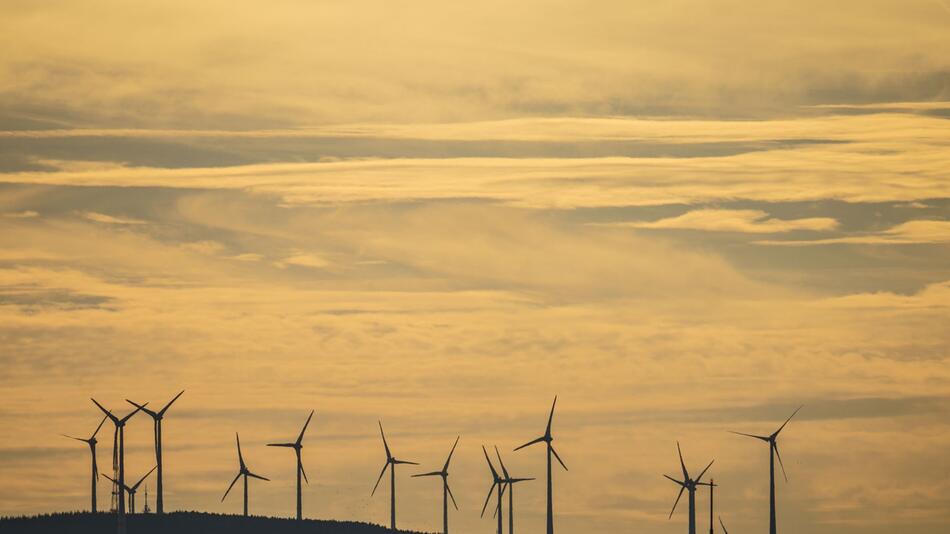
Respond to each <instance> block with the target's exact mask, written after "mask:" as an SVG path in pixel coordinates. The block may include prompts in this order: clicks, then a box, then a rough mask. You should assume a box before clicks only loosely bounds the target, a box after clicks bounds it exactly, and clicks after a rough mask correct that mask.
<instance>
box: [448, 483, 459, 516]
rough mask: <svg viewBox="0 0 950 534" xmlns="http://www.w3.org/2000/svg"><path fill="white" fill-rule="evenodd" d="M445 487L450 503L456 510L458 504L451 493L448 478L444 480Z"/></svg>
mask: <svg viewBox="0 0 950 534" xmlns="http://www.w3.org/2000/svg"><path fill="white" fill-rule="evenodd" d="M445 489H446V490H447V491H448V492H449V497H452V504H453V505H454V506H455V509H456V510H458V509H459V505H458V503H457V502H455V495H452V488H451V487H449V481H448V480H446V481H445Z"/></svg>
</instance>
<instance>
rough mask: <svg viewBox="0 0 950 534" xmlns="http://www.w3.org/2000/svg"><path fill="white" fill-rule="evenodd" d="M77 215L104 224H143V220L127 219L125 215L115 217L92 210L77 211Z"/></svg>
mask: <svg viewBox="0 0 950 534" xmlns="http://www.w3.org/2000/svg"><path fill="white" fill-rule="evenodd" d="M79 216H80V217H82V218H83V219H86V220H89V221H93V222H97V223H104V224H132V225H135V224H145V221H140V220H138V219H129V218H126V217H115V216H112V215H106V214H104V213H97V212H94V211H82V212H79Z"/></svg>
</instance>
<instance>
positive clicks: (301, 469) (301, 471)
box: [297, 449, 310, 485]
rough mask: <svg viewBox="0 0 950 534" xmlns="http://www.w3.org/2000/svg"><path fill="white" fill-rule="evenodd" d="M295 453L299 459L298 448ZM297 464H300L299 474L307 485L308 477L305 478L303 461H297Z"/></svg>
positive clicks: (305, 472) (308, 483)
mask: <svg viewBox="0 0 950 534" xmlns="http://www.w3.org/2000/svg"><path fill="white" fill-rule="evenodd" d="M297 455H298V460H299V456H300V449H297ZM297 464H298V465H299V466H300V474H301V475H303V480H304V482H306V483H307V485H310V479H308V478H307V470H306V469H304V468H303V462H300V461H298V462H297Z"/></svg>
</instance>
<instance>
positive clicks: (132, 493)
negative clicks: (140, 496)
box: [102, 465, 158, 514]
mask: <svg viewBox="0 0 950 534" xmlns="http://www.w3.org/2000/svg"><path fill="white" fill-rule="evenodd" d="M156 468H158V466H157V465H156V466H155V467H153V468H151V469H149V471H148V473H145V475H144V476H142V478H140V479H139V481H138V482H136V483H135V484H132V485H131V486H126V485H125V484H122V486H124V487H125V491H126V493H128V494H129V513H130V514H134V513H135V492H136V491H138V490H139V486H141V485H142V482H144V481H145V479H146V478H148V476H149V475H151V474H152V471H154V470H155V469H156ZM102 476H104V477H106V478H108V479H109V480H112V478H111V477H110V476H109V475H102ZM112 481H113V482H115V480H112Z"/></svg>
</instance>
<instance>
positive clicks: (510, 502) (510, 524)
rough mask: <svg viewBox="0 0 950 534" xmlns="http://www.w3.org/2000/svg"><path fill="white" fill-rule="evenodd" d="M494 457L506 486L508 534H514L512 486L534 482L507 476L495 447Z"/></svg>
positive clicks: (513, 492)
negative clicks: (496, 459)
mask: <svg viewBox="0 0 950 534" xmlns="http://www.w3.org/2000/svg"><path fill="white" fill-rule="evenodd" d="M495 455H496V456H498V463H499V464H500V465H501V472H502V473H503V474H504V475H505V478H504V480H503V482H504V483H505V485H507V486H508V534H515V488H514V485H515V484H517V483H518V482H527V481H528V480H534V479H533V478H512V477H511V475H509V474H508V469H506V468H505V462H503V461H502V459H501V453H499V452H498V447H495Z"/></svg>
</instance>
